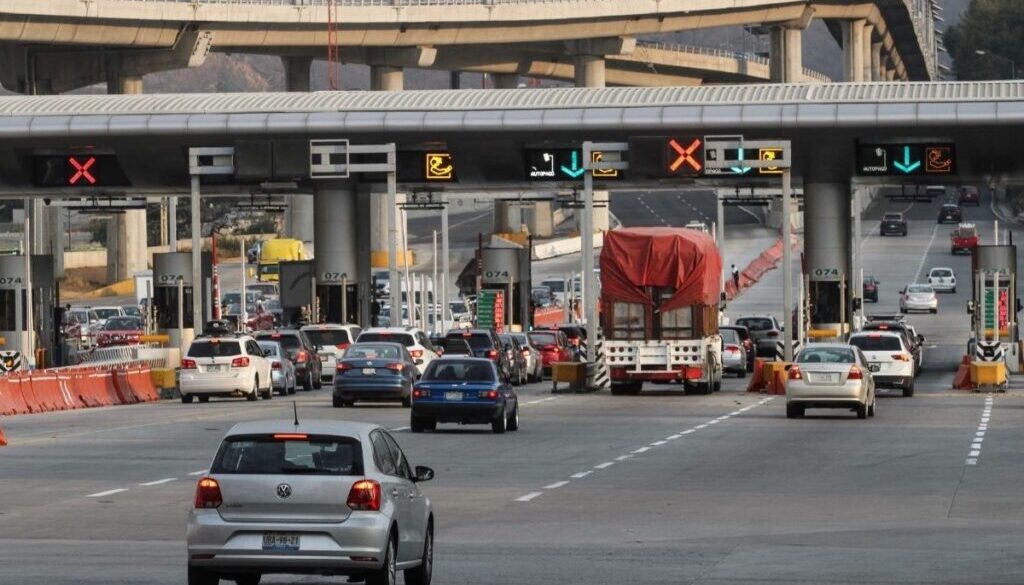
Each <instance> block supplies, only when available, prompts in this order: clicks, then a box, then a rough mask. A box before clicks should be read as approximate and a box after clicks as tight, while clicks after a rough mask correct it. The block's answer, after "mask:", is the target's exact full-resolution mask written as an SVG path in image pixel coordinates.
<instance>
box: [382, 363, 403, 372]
mask: <svg viewBox="0 0 1024 585" xmlns="http://www.w3.org/2000/svg"><path fill="white" fill-rule="evenodd" d="M384 367H385V368H387V369H389V370H394V371H396V372H401V371H402V363H401V362H394V363H390V364H388V365H386V366H384Z"/></svg>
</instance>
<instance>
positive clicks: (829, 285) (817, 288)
mask: <svg viewBox="0 0 1024 585" xmlns="http://www.w3.org/2000/svg"><path fill="white" fill-rule="evenodd" d="M850 229H851V228H850V185H849V183H848V182H820V183H815V182H805V183H804V259H805V260H804V262H805V265H806V269H807V274H808V275H809V276H810V280H811V290H810V294H811V303H812V305H813V306H814V307H815V309H814V315H813V316H812V320H811V324H812V327H817V326H823V325H835V324H838V323H840V321H841V320H842V317H841V315H842V311H841V307H840V294H839V282H840V278H844V279H845V281H846V283H847V293H846V300H847V303H848V302H849V284H848V283H850V282H854V281H853V280H852V278H851V276H852V275H851V267H850ZM847 306H849V305H848V304H847ZM846 323H849V315H847V316H846Z"/></svg>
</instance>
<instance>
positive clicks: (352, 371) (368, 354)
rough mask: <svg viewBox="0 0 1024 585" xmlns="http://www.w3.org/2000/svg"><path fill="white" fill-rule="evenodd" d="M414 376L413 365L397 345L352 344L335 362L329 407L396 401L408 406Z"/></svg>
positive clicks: (403, 347)
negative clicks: (336, 362) (339, 359)
mask: <svg viewBox="0 0 1024 585" xmlns="http://www.w3.org/2000/svg"><path fill="white" fill-rule="evenodd" d="M418 375H419V370H417V369H416V361H415V360H413V358H412V356H411V355H410V354H409V350H407V349H406V348H405V346H404V345H402V344H401V343H391V342H378V341H373V342H367V343H354V344H352V345H350V346H349V347H348V349H346V350H345V355H344V356H343V357H342V359H341V361H339V362H338V366H337V370H336V371H335V374H334V394H333V396H332V404H333V406H334V407H335V408H338V407H343V406H352V405H353V404H355V402H356V401H357V400H370V401H373V402H378V401H382V400H400V401H401V402H402V406H409V405H411V404H412V385H413V383H414V382H415V381H416V377H417V376H418Z"/></svg>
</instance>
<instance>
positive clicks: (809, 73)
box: [636, 41, 832, 83]
mask: <svg viewBox="0 0 1024 585" xmlns="http://www.w3.org/2000/svg"><path fill="white" fill-rule="evenodd" d="M636 45H637V48H651V49H660V50H662V51H675V52H679V53H689V54H691V55H706V56H709V57H722V58H724V59H736V60H737V61H746V62H748V63H757V64H759V65H764V66H767V65H768V62H769V60H768V58H767V57H763V56H761V55H758V54H756V53H742V52H739V51H730V50H728V49H716V48H714V47H699V46H695V45H681V44H678V43H665V42H661V41H637V42H636ZM804 77H808V78H810V79H814V80H816V81H821V82H822V83H831V82H832V78H831V77H829V76H828V75H825V74H824V73H820V72H818V71H815V70H813V69H808V68H807V67H804Z"/></svg>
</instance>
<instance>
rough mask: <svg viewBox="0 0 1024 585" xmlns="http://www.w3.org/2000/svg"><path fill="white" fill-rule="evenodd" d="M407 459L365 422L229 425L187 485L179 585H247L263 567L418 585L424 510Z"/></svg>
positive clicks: (428, 569)
mask: <svg viewBox="0 0 1024 585" xmlns="http://www.w3.org/2000/svg"><path fill="white" fill-rule="evenodd" d="M433 476H434V472H433V470H431V469H430V468H428V467H421V466H417V467H416V468H415V470H413V468H412V467H411V466H410V465H409V462H408V461H407V460H406V458H405V454H404V453H403V452H402V449H401V448H400V447H399V446H398V443H396V442H395V440H394V438H392V437H391V435H390V434H388V432H387V431H386V430H384V429H382V428H380V427H378V426H376V425H371V424H362V423H353V422H344V421H325V420H310V421H303V422H301V423H300V424H297V425H296V424H293V423H292V422H289V421H257V422H247V423H241V424H238V425H235V426H234V427H233V428H232V429H231V430H230V431H229V432H228V434H227V436H225V437H224V440H223V442H222V443H221V446H220V448H219V449H218V450H217V455H216V457H215V458H214V460H213V464H212V465H211V466H210V471H209V473H208V474H207V475H206V476H204V477H203V478H202V479H200V480H199V483H198V485H197V486H196V495H195V506H194V508H193V510H192V511H191V513H190V514H189V521H188V534H187V538H186V541H187V546H188V582H189V585H208V584H216V583H218V582H219V580H220V579H229V580H234V581H235V582H236V583H238V584H239V585H256V584H258V583H259V581H260V577H261V576H262V575H264V574H271V573H286V574H314V575H348V576H357V577H360V578H362V579H365V581H366V583H367V585H393V584H394V583H395V582H396V578H397V573H398V571H399V570H403V571H404V572H405V575H404V576H405V582H406V583H408V584H410V585H429V583H430V579H431V574H432V572H433V562H434V558H433V557H434V543H433V536H434V516H433V511H432V510H431V506H430V500H428V499H427V497H426V496H425V495H423V493H422V492H421V491H420V489H419V486H418V485H417V484H418V483H419V482H422V481H428V480H430V479H432V478H433Z"/></svg>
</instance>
